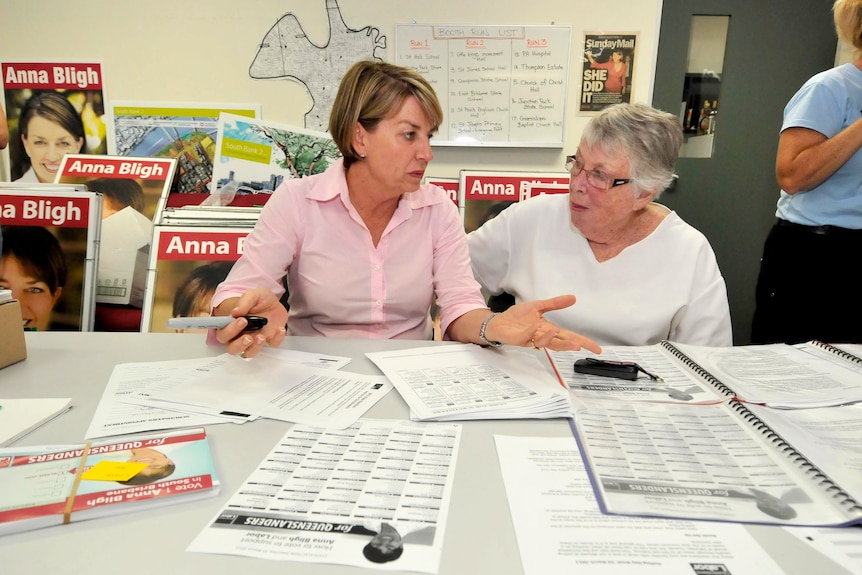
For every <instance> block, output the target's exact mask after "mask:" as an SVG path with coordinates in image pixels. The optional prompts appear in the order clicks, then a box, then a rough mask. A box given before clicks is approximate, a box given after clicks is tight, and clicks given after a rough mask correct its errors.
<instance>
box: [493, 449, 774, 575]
mask: <svg viewBox="0 0 862 575" xmlns="http://www.w3.org/2000/svg"><path fill="white" fill-rule="evenodd" d="M495 441H496V446H497V456H498V457H499V459H500V470H501V472H502V475H503V482H504V484H505V488H506V495H507V497H508V500H509V509H510V511H511V514H512V523H513V524H514V526H515V535H516V537H517V540H518V549H519V551H520V553H521V563H522V565H523V568H524V573H525V575H539V574H544V573H577V575H628V574H631V575H668V574H669V573H689V574H695V573H725V574H726V573H732V574H734V575H736V574H742V573H757V574H758V575H780V574H781V573H783V571H782V570H781V569H780V568H779V566H778V565H776V564H775V562H774V561H773V560H772V559H771V558H770V557H769V555H768V554H767V553H766V552H765V551H764V550H763V549H762V548H761V547H760V546H759V545H758V544H757V542H756V541H755V540H754V539H753V538H752V536H751V535H750V534H749V533H748V532H747V531H746V530H745V528H744V527H743V526H742V525H736V524H729V523H727V524H723V523H714V522H706V521H678V520H663V519H646V518H639V517H619V516H612V515H603V514H602V513H601V512H600V511H599V508H598V505H597V504H596V499H595V497H594V495H593V491H592V489H591V488H590V482H589V479H588V477H587V472H586V470H585V468H584V465H583V463H582V461H581V457H580V455H579V454H578V449H577V446H576V444H575V440H574V439H573V438H566V437H553V438H550V437H507V436H499V435H498V436H495ZM774 529H780V527H775V528H774Z"/></svg>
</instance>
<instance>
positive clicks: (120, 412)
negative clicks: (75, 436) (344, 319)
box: [85, 348, 350, 439]
mask: <svg viewBox="0 0 862 575" xmlns="http://www.w3.org/2000/svg"><path fill="white" fill-rule="evenodd" d="M262 355H265V356H267V357H270V358H273V359H278V360H280V361H284V362H288V363H293V364H297V365H307V366H318V367H326V368H329V369H338V368H340V367H343V366H345V365H347V364H348V363H349V362H350V358H348V357H340V356H329V355H320V354H313V353H307V352H302V351H294V350H284V349H269V348H266V349H264V350H263V353H262ZM219 361H221V360H220V359H219V358H218V357H204V358H198V359H182V360H175V361H155V362H138V363H124V364H119V365H117V366H115V367H114V370H113V372H112V373H111V377H110V379H109V380H108V383H107V385H106V386H105V391H104V392H103V393H102V398H101V400H100V401H99V405H98V406H97V407H96V413H95V414H94V415H93V419H92V421H91V422H90V427H89V429H88V430H87V434H86V436H85V439H94V438H98V437H107V436H112V435H124V434H129V433H141V432H145V431H155V430H160V429H174V428H180V427H191V426H205V425H214V424H217V423H225V422H230V421H233V422H235V423H242V422H244V421H250V420H253V419H254V417H253V416H251V415H249V414H245V415H243V414H240V413H235V412H227V413H226V412H224V411H223V410H206V411H203V410H195V409H194V408H193V407H191V406H184V407H186V409H184V410H183V411H178V410H177V406H174V405H168V404H164V403H162V404H156V403H148V402H147V400H148V399H149V398H150V396H151V395H152V394H156V393H160V392H162V391H167V390H170V389H173V388H175V387H181V386H182V385H183V383H184V382H185V381H186V380H188V379H189V378H193V377H194V376H195V374H197V373H198V372H197V370H198V369H210V368H209V367H208V366H210V365H211V364H212V363H213V362H219Z"/></svg>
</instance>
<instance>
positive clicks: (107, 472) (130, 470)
mask: <svg viewBox="0 0 862 575" xmlns="http://www.w3.org/2000/svg"><path fill="white" fill-rule="evenodd" d="M147 465H148V464H147V463H140V462H137V461H100V462H99V463H97V464H96V465H94V466H93V467H91V468H90V469H88V470H87V471H85V472H84V473H83V474H82V475H81V479H90V480H92V481H128V480H129V479H131V478H132V477H134V476H135V475H137V474H138V473H140V472H141V471H143V470H144V469H146V468H147Z"/></svg>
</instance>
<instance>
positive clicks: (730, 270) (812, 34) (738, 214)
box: [653, 0, 837, 345]
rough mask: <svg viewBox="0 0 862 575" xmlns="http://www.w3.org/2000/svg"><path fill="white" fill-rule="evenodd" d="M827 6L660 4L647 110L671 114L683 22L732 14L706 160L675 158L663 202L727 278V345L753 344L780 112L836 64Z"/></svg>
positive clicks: (827, 1) (680, 74) (796, 1)
mask: <svg viewBox="0 0 862 575" xmlns="http://www.w3.org/2000/svg"><path fill="white" fill-rule="evenodd" d="M832 3H833V2H832V0H768V1H766V0H758V1H756V2H753V1H752V0H722V1H721V2H715V1H714V0H713V1H704V0H664V4H663V8H662V19H661V31H660V36H659V47H658V59H657V64H656V75H655V88H654V93H653V105H654V106H656V107H658V108H661V109H664V110H667V111H669V112H672V113H674V114H677V113H679V108H680V103H681V101H682V90H683V78H684V74H685V67H686V57H687V53H688V42H689V28H690V21H691V16H692V15H693V14H729V15H730V17H731V18H730V25H729V28H728V38H727V50H726V54H725V62H724V70H723V74H722V83H721V96H720V98H719V107H718V116H717V122H716V132H715V150H714V154H713V157H712V158H691V159H680V161H679V163H678V165H677V174H678V175H679V182H678V184H677V186H676V188H675V189H674V190H672V191H668V192H666V193H665V194H664V195H663V196H662V199H661V201H662V202H663V203H664V204H666V205H667V206H668V207H670V208H672V209H674V210H676V211H677V212H678V213H679V214H680V215H681V216H682V217H683V219H685V220H686V221H688V222H689V223H690V224H692V225H693V226H695V227H696V228H698V229H699V230H701V231H702V232H703V233H704V234H706V236H707V237H708V238H709V240H710V242H711V243H712V246H713V248H714V249H715V252H716V256H717V257H718V263H719V266H720V267H721V270H722V273H723V274H724V277H725V279H726V281H727V287H728V297H729V299H730V307H731V315H732V319H733V331H734V344H735V345H745V344H748V343H750V341H751V339H750V336H751V318H752V315H753V313H754V288H755V284H756V282H757V274H758V271H759V266H760V255H761V251H762V247H763V241H764V240H765V239H766V235H767V233H768V231H769V228H770V227H771V226H772V224H773V223H774V221H775V202H776V200H777V199H778V191H779V188H778V185H777V183H776V181H775V153H776V150H777V145H778V133H779V130H780V128H781V121H782V113H783V110H784V106H785V105H786V104H787V101H788V100H789V99H790V98H791V96H793V94H794V93H795V92H796V90H797V89H799V87H800V86H801V85H802V84H803V83H804V82H805V81H806V80H807V79H808V78H809V77H810V76H812V75H814V74H815V73H817V72H819V71H821V70H825V69H827V68H830V67H832V65H833V62H834V59H835V50H836V45H837V38H836V36H835V31H834V25H833V22H832V11H831V10H832ZM669 265H672V263H671V262H669ZM800 297H805V294H800Z"/></svg>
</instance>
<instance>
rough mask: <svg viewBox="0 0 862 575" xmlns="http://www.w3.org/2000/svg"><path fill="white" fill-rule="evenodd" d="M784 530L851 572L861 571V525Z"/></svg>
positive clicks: (787, 528)
mask: <svg viewBox="0 0 862 575" xmlns="http://www.w3.org/2000/svg"><path fill="white" fill-rule="evenodd" d="M784 529H785V531H787V532H788V533H790V534H791V535H793V536H794V537H796V538H797V539H799V540H800V541H802V542H804V543H805V544H806V545H808V546H810V547H811V548H812V549H815V550H816V551H819V552H820V553H823V554H824V555H825V556H827V557H829V558H830V559H832V560H833V561H835V562H836V563H838V564H839V565H841V566H842V567H844V568H845V569H847V570H848V571H850V572H851V573H862V527H841V528H836V527H822V528H819V529H817V528H813V527H785V528H784Z"/></svg>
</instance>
